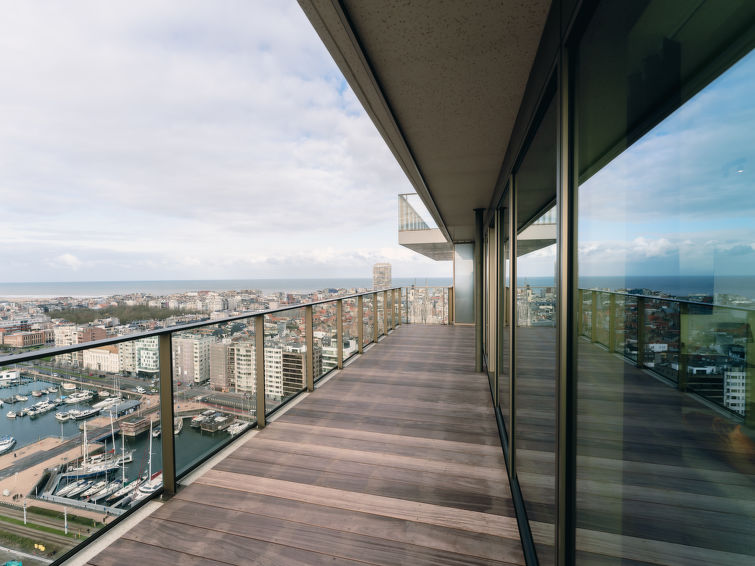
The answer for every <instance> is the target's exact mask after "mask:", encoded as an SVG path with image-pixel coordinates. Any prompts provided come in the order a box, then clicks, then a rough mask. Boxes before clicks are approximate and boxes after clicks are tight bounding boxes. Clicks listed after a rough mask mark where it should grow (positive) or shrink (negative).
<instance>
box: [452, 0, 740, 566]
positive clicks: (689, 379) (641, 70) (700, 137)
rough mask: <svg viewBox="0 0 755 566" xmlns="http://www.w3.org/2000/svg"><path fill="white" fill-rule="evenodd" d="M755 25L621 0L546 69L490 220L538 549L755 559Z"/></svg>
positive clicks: (604, 5)
mask: <svg viewBox="0 0 755 566" xmlns="http://www.w3.org/2000/svg"><path fill="white" fill-rule="evenodd" d="M563 4H568V3H563ZM561 8H562V9H564V10H566V6H565V5H563V6H561ZM754 21H755V5H753V4H752V3H748V2H734V1H731V2H717V3H713V2H697V3H694V5H691V4H689V3H686V2H671V1H669V2H657V1H651V2H641V3H640V2H600V3H596V4H595V5H592V6H589V7H585V8H583V9H581V10H580V11H579V12H578V15H577V18H576V19H575V25H574V26H573V27H572V28H570V31H569V34H565V35H563V36H561V38H560V41H561V45H562V47H561V48H559V49H560V51H559V53H561V54H562V57H561V58H557V60H556V64H555V65H554V67H553V71H552V72H550V73H543V78H542V84H543V87H542V95H541V96H540V97H539V102H538V103H537V104H535V105H533V106H532V110H531V112H532V116H533V117H532V119H531V120H530V124H531V125H530V126H529V127H528V129H527V130H526V132H525V133H522V142H521V149H519V150H518V152H519V153H518V156H517V157H516V159H515V160H514V161H513V164H512V166H511V169H510V173H509V174H508V175H507V176H502V179H503V181H504V182H505V187H504V189H503V190H502V193H503V197H502V198H501V201H500V203H499V204H498V207H497V208H496V209H495V210H493V211H488V212H487V214H486V219H487V223H486V224H485V225H484V227H483V232H482V234H480V236H481V239H482V241H483V245H484V246H485V248H484V250H483V253H482V257H483V259H484V262H485V265H484V266H483V271H482V273H481V276H482V277H483V281H484V283H485V285H484V289H483V292H484V294H485V298H484V300H483V313H482V314H483V319H482V320H483V325H484V331H483V340H482V344H481V347H482V348H483V351H484V352H485V354H486V357H485V359H486V361H487V370H488V375H489V377H490V379H491V384H492V385H493V386H494V391H497V394H496V395H494V396H493V400H494V402H495V403H496V405H497V407H498V410H499V411H500V417H501V421H500V422H501V423H502V426H503V427H504V430H503V431H502V432H503V433H504V440H505V448H506V456H507V462H508V465H509V475H510V478H511V480H512V492H513V494H514V497H515V499H517V500H519V501H520V502H521V508H522V509H523V511H524V513H523V515H522V517H526V525H527V528H526V529H525V531H526V536H525V537H524V542H525V547H527V546H528V544H529V543H528V542H527V541H528V537H531V541H532V542H531V544H530V545H529V548H530V549H531V554H528V563H529V562H532V561H534V560H537V563H539V564H668V565H677V564H698V563H704V564H748V563H751V562H752V561H753V560H755V543H753V539H752V536H751V533H752V532H755V520H754V519H753V517H754V515H753V513H752V508H751V507H752V505H751V502H752V501H753V500H755V489H754V488H753V483H752V478H753V474H755V467H753V462H755V432H754V431H755V416H754V415H755V408H754V407H753V405H754V403H753V394H752V377H753V376H752V374H753V369H752V368H753V366H754V365H755V364H753V359H755V349H753V346H752V345H753V343H755V340H753V327H755V271H753V266H755V251H753V250H755V248H754V247H753V242H755V228H754V227H755V221H754V220H755V218H754V216H755V213H754V211H753V209H752V206H751V204H750V203H751V202H752V194H753V175H752V173H753V170H752V168H753V164H755V134H753V132H755V127H753V126H755V105H754V104H753V100H755V79H754V78H753V77H755V52H753V51H752V50H753V47H755V26H753V22H754ZM567 47H568V49H567ZM563 195H566V198H564V199H563V202H562V196H563ZM564 218H566V219H567V223H566V224H567V225H566V226H564V225H562V222H563V219H564ZM562 237H563V238H566V239H564V240H562ZM457 278H458V267H457ZM456 282H457V285H458V284H459V281H458V279H457V281H456ZM456 292H457V295H458V293H459V290H458V287H457V289H456ZM457 313H458V308H457ZM512 335H513V339H512V338H511V336H512ZM511 348H513V350H512V349H511ZM494 350H495V351H494ZM526 554H527V551H526Z"/></svg>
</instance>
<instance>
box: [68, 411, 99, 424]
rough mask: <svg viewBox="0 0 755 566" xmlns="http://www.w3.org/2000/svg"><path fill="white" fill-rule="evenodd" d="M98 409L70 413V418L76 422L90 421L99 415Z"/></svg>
mask: <svg viewBox="0 0 755 566" xmlns="http://www.w3.org/2000/svg"><path fill="white" fill-rule="evenodd" d="M99 412H100V411H99V410H98V409H82V410H80V411H77V410H76V409H74V410H72V411H68V418H69V419H70V418H72V419H73V420H75V421H83V420H84V419H90V418H92V417H93V416H95V415H98V414H99Z"/></svg>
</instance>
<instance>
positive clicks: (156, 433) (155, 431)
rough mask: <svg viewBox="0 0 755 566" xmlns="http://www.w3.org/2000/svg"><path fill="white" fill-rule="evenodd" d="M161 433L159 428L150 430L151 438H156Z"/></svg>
mask: <svg viewBox="0 0 755 566" xmlns="http://www.w3.org/2000/svg"><path fill="white" fill-rule="evenodd" d="M161 431H162V429H161V428H160V427H159V426H158V427H155V428H154V429H152V438H157V437H158V436H160V432H161Z"/></svg>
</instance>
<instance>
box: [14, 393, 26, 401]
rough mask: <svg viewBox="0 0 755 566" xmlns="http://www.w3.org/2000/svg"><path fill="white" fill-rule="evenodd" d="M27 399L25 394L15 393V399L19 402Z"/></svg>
mask: <svg viewBox="0 0 755 566" xmlns="http://www.w3.org/2000/svg"><path fill="white" fill-rule="evenodd" d="M28 400H29V398H28V397H26V396H25V395H21V394H20V393H19V394H18V395H16V401H18V402H19V403H23V402H24V401H28Z"/></svg>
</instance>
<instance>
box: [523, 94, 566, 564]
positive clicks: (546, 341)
mask: <svg viewBox="0 0 755 566" xmlns="http://www.w3.org/2000/svg"><path fill="white" fill-rule="evenodd" d="M514 178H515V186H516V187H517V190H518V191H519V194H520V195H527V196H526V198H518V199H517V203H518V207H517V222H516V224H517V226H520V227H521V228H520V229H519V230H518V232H517V236H516V238H517V242H516V246H517V258H516V264H517V265H516V281H517V285H516V295H515V296H516V305H515V323H516V326H517V329H516V332H515V337H516V341H515V356H516V362H515V367H516V373H515V376H516V380H515V390H514V391H515V393H514V394H515V410H514V415H515V420H516V425H515V427H514V443H513V444H514V446H515V449H516V451H517V458H516V460H515V471H516V476H517V478H518V480H519V485H520V487H521V490H522V495H523V498H524V501H525V506H526V508H527V516H528V517H529V519H530V521H535V522H537V523H539V524H540V525H541V526H540V528H539V529H537V530H535V531H533V539H534V541H535V547H536V549H537V553H538V558H539V560H540V564H553V563H554V556H555V555H554V552H553V547H554V544H555V507H556V485H555V465H556V464H555V461H556V460H555V450H556V421H555V413H556V410H555V409H556V319H555V313H556V306H557V304H556V301H557V294H556V292H555V285H556V281H555V274H556V262H555V260H556V242H555V233H554V234H550V236H552V237H550V238H545V237H543V236H544V235H543V234H541V233H540V232H539V231H537V230H534V229H535V228H538V226H539V223H540V221H541V220H542V219H543V217H544V215H543V214H537V216H536V217H535V218H531V217H529V214H530V211H531V210H534V209H537V208H542V206H541V205H542V204H545V203H549V202H551V201H552V200H553V198H554V196H555V188H556V110H555V103H554V102H553V101H551V102H550V103H549V104H548V106H547V109H546V111H545V113H544V115H543V118H542V122H541V123H540V125H539V127H538V129H537V131H536V133H535V136H534V137H533V140H532V143H531V144H530V146H529V148H528V149H527V152H526V154H525V156H524V159H523V161H522V163H521V165H520V166H519V168H518V170H517V171H516V173H515V174H514ZM539 205H540V206H539ZM547 208H550V207H547ZM533 230H534V231H533ZM554 232H555V230H554Z"/></svg>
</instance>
